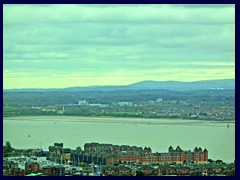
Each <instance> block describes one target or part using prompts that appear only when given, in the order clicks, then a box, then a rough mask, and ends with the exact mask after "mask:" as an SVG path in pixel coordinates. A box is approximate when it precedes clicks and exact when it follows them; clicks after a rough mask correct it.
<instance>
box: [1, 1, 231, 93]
mask: <svg viewBox="0 0 240 180" xmlns="http://www.w3.org/2000/svg"><path fill="white" fill-rule="evenodd" d="M3 33H4V46H3V48H4V50H3V52H4V54H3V58H4V61H3V65H4V74H3V75H4V78H3V80H4V81H3V82H4V89H10V88H62V87H72V86H90V85H127V84H131V83H135V82H139V81H144V80H156V81H166V80H176V81H197V80H208V79H229V78H235V6H234V5H6V4H4V5H3Z"/></svg>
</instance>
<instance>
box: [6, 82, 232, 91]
mask: <svg viewBox="0 0 240 180" xmlns="http://www.w3.org/2000/svg"><path fill="white" fill-rule="evenodd" d="M153 89H154V90H155V89H159V90H177V91H182V90H183V91H185V90H211V89H212V90H213V89H235V79H218V80H201V81H193V82H182V81H153V80H145V81H141V82H136V83H132V84H129V85H118V86H114V85H105V86H104V85H103V86H100V85H96V86H82V87H81V86H80V87H79V86H76V87H66V88H21V89H3V91H5V92H35V91H37V92H42V91H43V92H44V91H118V90H153Z"/></svg>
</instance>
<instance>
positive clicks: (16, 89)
mask: <svg viewBox="0 0 240 180" xmlns="http://www.w3.org/2000/svg"><path fill="white" fill-rule="evenodd" d="M219 80H235V78H227V79H206V80H196V81H176V80H165V81H156V80H143V81H138V82H134V83H130V84H127V85H107V84H106V85H89V86H68V87H55V88H42V87H37V88H30V87H29V88H8V89H5V88H3V90H21V89H25V90H27V89H67V88H75V87H79V88H84V87H96V86H99V87H101V86H129V85H132V84H136V83H141V82H147V81H152V82H183V83H191V82H200V81H219Z"/></svg>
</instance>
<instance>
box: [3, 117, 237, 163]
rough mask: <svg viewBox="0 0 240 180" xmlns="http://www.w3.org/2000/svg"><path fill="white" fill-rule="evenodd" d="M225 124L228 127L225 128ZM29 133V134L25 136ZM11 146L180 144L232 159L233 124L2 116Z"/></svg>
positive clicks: (159, 148) (161, 147)
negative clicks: (91, 143) (204, 149)
mask: <svg viewBox="0 0 240 180" xmlns="http://www.w3.org/2000/svg"><path fill="white" fill-rule="evenodd" d="M227 124H229V125H230V126H229V128H227ZM29 135H30V137H29ZM6 141H10V143H11V145H12V146H13V147H14V148H19V149H20V148H24V149H25V148H42V149H44V150H47V149H48V146H50V145H53V144H54V143H55V142H62V143H64V147H69V148H73V149H74V148H76V147H77V146H80V147H82V148H83V145H84V143H87V142H99V143H111V144H117V145H123V144H126V145H135V146H142V147H145V146H147V147H151V148H152V150H153V152H167V150H168V147H169V146H170V145H172V146H173V147H174V148H175V147H176V146H178V145H179V146H180V147H181V148H182V149H184V150H193V149H194V148H195V147H196V146H198V147H199V146H200V147H202V148H207V150H208V152H209V158H210V159H213V160H217V159H222V160H223V161H225V162H233V161H234V160H235V123H234V122H232V123H226V122H221V123H219V122H212V121H211V122H210V121H197V120H181V119H174V120H173V119H139V118H97V117H96V118H91V117H66V116H59V117H56V116H50V117H49V116H46V117H44V116H39V117H4V121H3V142H6Z"/></svg>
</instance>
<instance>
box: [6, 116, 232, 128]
mask: <svg viewBox="0 0 240 180" xmlns="http://www.w3.org/2000/svg"><path fill="white" fill-rule="evenodd" d="M3 119H4V121H5V120H6V121H8V120H15V121H32V122H38V121H41V122H42V121H47V122H53V123H60V122H81V123H97V124H98V123H101V124H102V123H107V124H133V125H138V124H141V125H194V126H196V125H200V126H208V125H213V124H218V126H219V125H221V126H226V124H230V126H234V127H235V121H229V122H225V121H206V120H192V119H147V118H122V117H89V116H16V117H4V118H3Z"/></svg>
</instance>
